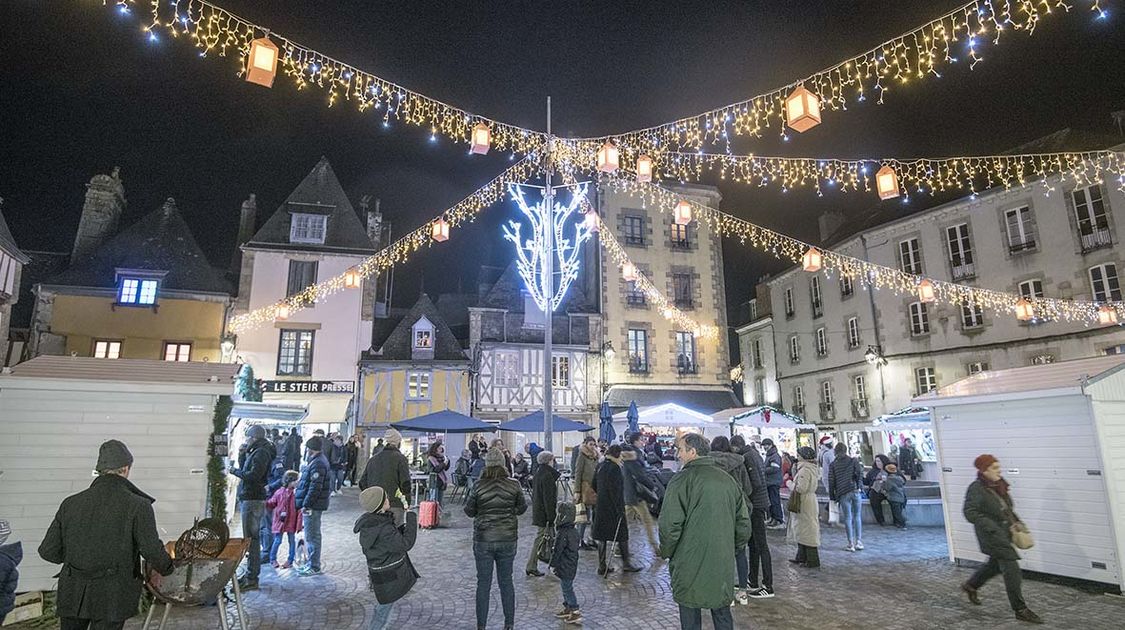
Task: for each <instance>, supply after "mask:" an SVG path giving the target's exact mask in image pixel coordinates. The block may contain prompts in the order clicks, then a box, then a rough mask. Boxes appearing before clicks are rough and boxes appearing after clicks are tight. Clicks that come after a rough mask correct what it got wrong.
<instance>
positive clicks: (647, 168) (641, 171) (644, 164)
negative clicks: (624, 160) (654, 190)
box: [637, 155, 652, 184]
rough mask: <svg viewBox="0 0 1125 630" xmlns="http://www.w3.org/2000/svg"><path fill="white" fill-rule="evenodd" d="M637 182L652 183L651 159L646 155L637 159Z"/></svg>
mask: <svg viewBox="0 0 1125 630" xmlns="http://www.w3.org/2000/svg"><path fill="white" fill-rule="evenodd" d="M637 181H638V182H640V183H642V184H643V183H647V182H651V181H652V158H650V157H649V156H647V155H642V156H641V157H639V158H637Z"/></svg>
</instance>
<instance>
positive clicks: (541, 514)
mask: <svg viewBox="0 0 1125 630" xmlns="http://www.w3.org/2000/svg"><path fill="white" fill-rule="evenodd" d="M535 458H536V460H537V461H536V468H535V475H533V477H532V480H531V524H532V525H534V526H536V527H538V528H539V531H538V532H536V534H535V542H534V543H533V544H532V545H531V557H529V558H528V559H527V567H525V573H527V575H531V576H535V577H543V576H544V575H546V574H545V573H543V572H542V571H540V570H539V547H540V546H542V545H543V544H544V541H545V540H546V539H547V536H548V534H549V533H550V530H551V528H552V527H554V525H555V505H556V504H557V503H558V500H559V476H560V475H559V471H557V470H555V456H554V455H553V454H551V453H550V452H549V451H544V450H540V451H539V453H538V454H537V455H536V456H535Z"/></svg>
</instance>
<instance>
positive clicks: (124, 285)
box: [117, 278, 160, 306]
mask: <svg viewBox="0 0 1125 630" xmlns="http://www.w3.org/2000/svg"><path fill="white" fill-rule="evenodd" d="M159 284H160V282H159V281H158V280H143V279H141V278H122V279H121V288H120V289H118V291H117V302H118V303H119V304H140V305H146V306H147V305H150V304H156V289H157V287H158V286H159Z"/></svg>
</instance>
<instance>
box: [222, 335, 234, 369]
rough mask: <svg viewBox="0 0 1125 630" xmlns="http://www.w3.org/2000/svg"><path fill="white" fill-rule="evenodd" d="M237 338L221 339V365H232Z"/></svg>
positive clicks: (229, 336)
mask: <svg viewBox="0 0 1125 630" xmlns="http://www.w3.org/2000/svg"><path fill="white" fill-rule="evenodd" d="M236 339H237V337H235V336H234V335H227V336H225V337H223V341H222V343H220V344H219V350H220V353H221V354H220V357H219V361H220V362H221V363H234V344H235V340H236Z"/></svg>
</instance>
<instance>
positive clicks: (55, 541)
mask: <svg viewBox="0 0 1125 630" xmlns="http://www.w3.org/2000/svg"><path fill="white" fill-rule="evenodd" d="M132 468H133V455H132V453H130V452H129V449H128V448H127V447H126V446H125V445H124V444H122V443H121V442H119V441H117V440H109V441H107V442H105V443H103V444H102V445H101V448H100V449H99V451H98V462H97V465H96V470H97V471H98V476H97V478H96V479H94V481H93V483H91V484H90V487H89V488H87V489H86V490H83V491H82V492H79V493H78V494H75V495H71V496H69V497H67V498H66V499H64V500H63V502H62V505H60V506H59V509H58V512H57V513H56V514H55V518H54V520H52V521H51V526H50V527H49V528H48V529H47V533H46V535H45V536H44V537H43V542H42V543H41V544H40V545H39V557H41V558H43V559H44V560H46V561H47V562H49V563H51V564H61V565H63V567H62V570H61V571H60V573H59V576H58V578H59V585H58V596H57V599H56V604H55V608H56V614H57V615H58V617H59V619H60V624H61V627H62V628H86V627H87V626H90V625H93V627H96V628H107V629H109V628H122V627H124V625H125V621H126V620H127V619H129V617H132V616H133V615H135V614H137V604H138V603H139V602H140V599H141V587H142V585H143V583H144V582H143V580H142V578H141V574H140V571H138V567H139V566H140V561H141V558H142V557H143V558H144V559H145V561H146V562H147V563H148V566H149V567H150V568H151V569H153V570H154V571H156V572H158V573H160V574H161V575H169V574H171V573H172V568H173V562H172V558H171V557H170V556H169V555H168V552H167V551H166V550H165V549H164V543H163V542H162V541H161V540H160V535H159V534H158V533H157V529H156V515H155V513H154V512H153V509H152V504H153V503H154V502H155V501H156V499H153V498H152V497H150V496H149V495H147V494H145V493H144V492H141V490H140V489H139V488H137V487H136V486H135V485H133V483H132V482H130V481H129V473H130V472H131V471H132Z"/></svg>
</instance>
